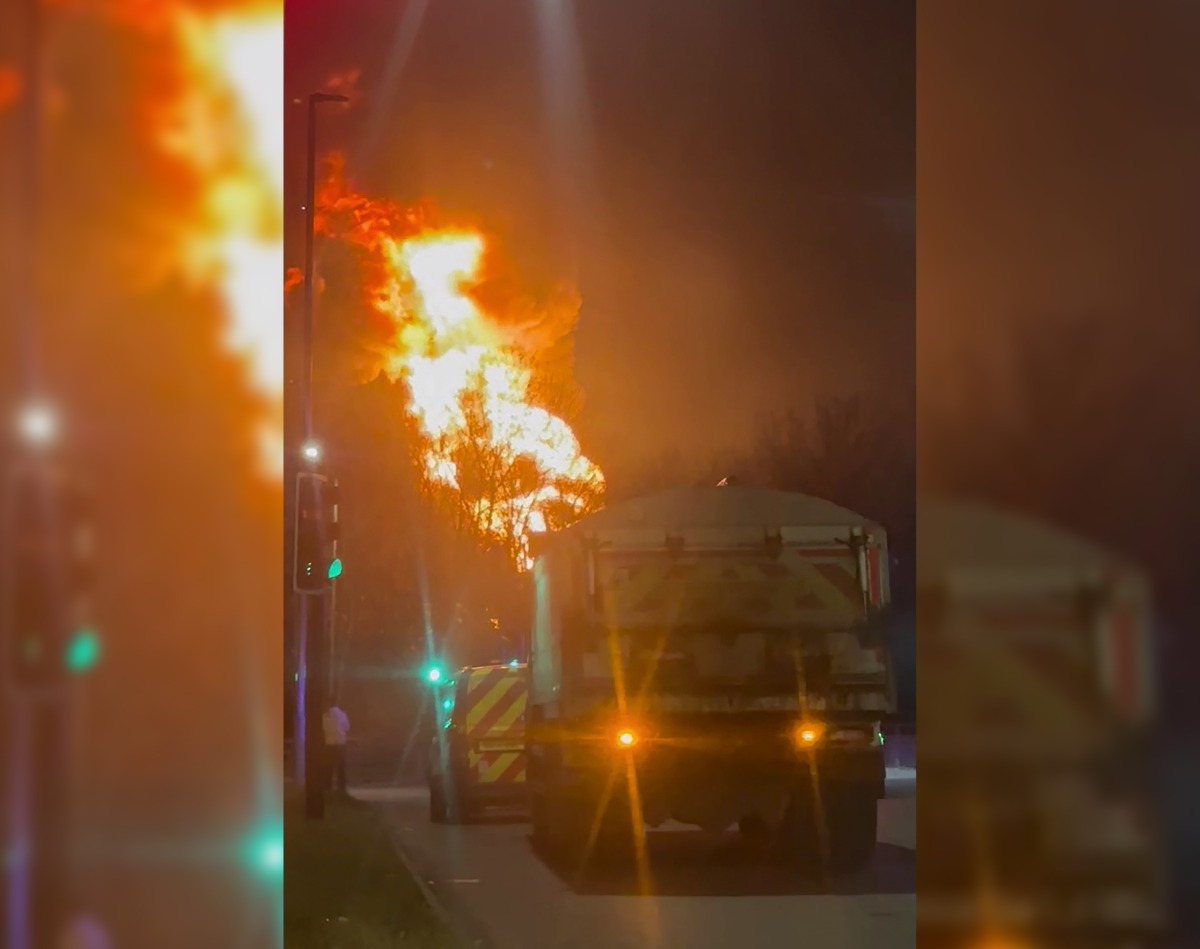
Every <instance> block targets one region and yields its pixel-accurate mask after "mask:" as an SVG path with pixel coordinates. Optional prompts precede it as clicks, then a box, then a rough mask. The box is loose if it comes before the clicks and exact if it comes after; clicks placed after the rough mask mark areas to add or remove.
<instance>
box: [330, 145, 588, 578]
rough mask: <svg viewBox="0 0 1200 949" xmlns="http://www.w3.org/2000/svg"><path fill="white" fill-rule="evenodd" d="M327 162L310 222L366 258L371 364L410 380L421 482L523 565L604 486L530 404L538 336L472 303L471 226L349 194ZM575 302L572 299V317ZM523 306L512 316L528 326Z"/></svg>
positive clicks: (480, 261) (481, 252)
mask: <svg viewBox="0 0 1200 949" xmlns="http://www.w3.org/2000/svg"><path fill="white" fill-rule="evenodd" d="M334 170H335V181H334V183H333V185H327V186H326V188H325V189H324V190H323V194H322V196H321V199H320V200H319V203H318V209H319V215H318V217H319V221H318V226H321V227H322V228H323V229H335V230H336V231H337V232H339V233H341V234H342V236H344V237H346V238H347V239H348V240H351V241H352V242H354V243H356V244H358V245H359V246H361V247H363V248H364V249H366V250H367V251H368V252H369V254H370V257H369V266H368V271H367V276H366V289H367V296H368V299H369V300H370V302H371V305H372V307H373V309H374V310H375V311H376V312H377V313H378V314H380V315H381V316H382V317H383V318H384V320H385V322H386V334H387V340H386V342H385V343H384V344H383V346H382V347H381V350H382V351H381V353H380V360H379V365H378V366H377V367H376V371H382V372H384V373H386V374H387V375H388V376H389V377H390V378H392V379H402V380H403V381H404V382H405V384H406V386H407V388H408V393H409V400H408V407H407V408H408V412H409V414H410V416H411V417H412V418H413V420H414V421H415V422H416V424H417V428H418V430H419V434H420V436H421V440H422V443H423V444H422V458H421V466H422V469H423V474H424V478H425V481H426V483H427V484H428V485H430V486H432V487H433V488H435V489H440V490H448V491H451V492H455V493H456V494H457V495H458V496H459V497H460V498H461V499H462V501H463V502H464V503H465V504H467V505H468V507H469V512H470V514H471V516H472V517H473V519H474V522H475V524H476V527H477V528H478V530H479V531H480V532H481V533H482V534H483V535H484V536H486V537H488V538H489V539H491V540H493V541H498V542H500V543H503V544H505V545H506V546H507V547H508V549H509V551H510V553H511V554H512V555H513V557H514V559H515V561H516V562H517V564H518V566H519V567H521V568H527V567H529V566H530V565H531V563H532V561H531V559H530V556H529V536H530V534H532V533H539V532H542V531H545V530H547V529H549V528H550V527H552V526H554V525H555V524H556V523H559V522H561V520H562V519H563V516H564V514H565V515H566V516H567V517H568V519H569V518H570V517H573V516H578V515H581V514H583V513H587V511H589V510H590V509H591V508H592V507H594V506H595V504H596V503H597V502H598V500H599V497H600V495H601V493H602V492H603V487H604V477H603V475H602V474H601V472H600V469H599V468H598V467H597V466H596V465H595V464H594V463H593V462H591V461H590V460H589V459H588V458H586V457H585V456H584V455H583V453H582V450H581V448H580V445H579V441H578V439H577V438H576V437H575V433H574V432H573V431H572V430H571V427H570V425H569V424H568V423H567V422H566V421H565V420H564V419H563V418H561V417H560V416H559V415H556V414H554V413H553V412H552V411H550V409H548V408H546V407H544V406H543V405H539V404H537V402H536V400H535V397H534V394H533V391H534V382H535V374H536V370H537V365H538V356H539V345H540V340H539V337H538V336H537V334H536V333H534V332H532V331H529V330H528V327H527V325H520V326H516V325H514V321H513V320H508V321H506V319H505V314H501V313H498V312H496V311H495V310H494V309H492V308H490V307H489V306H487V305H485V304H484V303H483V302H482V301H481V297H482V296H483V294H482V293H480V292H479V291H480V288H481V287H482V286H483V285H484V283H485V282H486V276H487V273H486V272H487V269H488V264H489V262H490V263H493V264H494V260H489V251H491V250H492V248H490V247H489V243H488V241H487V239H486V238H485V236H484V234H483V233H482V232H481V231H480V230H478V229H477V228H474V227H448V226H442V227H437V226H433V225H432V224H431V223H430V222H429V218H430V217H431V212H429V210H428V209H427V208H426V209H418V210H403V209H400V208H396V207H394V206H391V205H389V204H387V203H385V202H374V201H371V200H369V199H366V198H364V197H362V196H359V195H353V194H349V193H346V192H345V191H342V190H339V184H338V182H337V181H336V175H337V173H338V170H339V166H338V165H337V164H336V163H335V165H334ZM330 215H335V216H340V218H341V219H342V220H343V221H344V222H345V223H344V224H343V225H342V228H332V227H331V225H330V223H329V220H328V219H329V216H330ZM577 308H578V303H577V301H576V302H575V304H574V308H573V309H570V312H569V314H568V317H569V320H572V321H573V319H574V313H575V310H577ZM527 309H528V307H527ZM527 309H526V310H522V311H521V314H520V316H521V317H522V318H525V319H526V321H527V322H528V316H529V314H528V312H527ZM559 309H560V311H563V312H565V311H566V310H567V309H568V307H567V306H564V305H562V304H561V303H560V305H559ZM554 316H555V317H556V318H557V319H558V325H557V326H556V328H555V329H556V331H557V333H558V336H557V339H561V338H562V336H563V335H565V332H568V331H569V327H568V329H567V330H565V331H564V330H563V328H562V323H563V322H564V320H563V318H562V312H558V311H556V312H555V314H554ZM554 341H556V340H551V342H554ZM552 512H553V513H552Z"/></svg>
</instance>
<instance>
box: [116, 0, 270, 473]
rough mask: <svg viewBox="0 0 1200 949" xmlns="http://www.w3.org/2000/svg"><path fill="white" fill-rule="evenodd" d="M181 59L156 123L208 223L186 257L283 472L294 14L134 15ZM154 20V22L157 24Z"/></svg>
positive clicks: (262, 3) (255, 9) (184, 237)
mask: <svg viewBox="0 0 1200 949" xmlns="http://www.w3.org/2000/svg"><path fill="white" fill-rule="evenodd" d="M123 12H124V13H125V15H127V16H131V17H132V16H134V15H135V12H136V13H137V15H138V16H140V17H144V18H145V22H150V21H153V22H154V23H155V25H156V28H157V29H158V30H159V31H160V32H161V33H162V35H163V36H164V37H166V38H169V40H170V41H171V42H172V43H173V45H174V46H175V48H176V49H177V50H178V57H177V63H178V68H179V69H180V77H179V82H178V85H177V86H176V87H175V88H174V89H173V90H172V94H171V95H170V96H168V97H167V98H166V101H164V102H163V103H161V105H160V107H159V108H158V110H157V111H156V114H155V116H154V119H153V121H154V127H155V129H156V132H157V144H158V145H159V147H161V148H162V149H163V150H164V151H165V152H166V153H168V154H169V155H171V156H172V157H173V158H175V159H176V160H177V161H179V162H180V163H182V164H183V165H184V166H185V167H186V168H187V169H188V170H189V172H190V174H191V176H192V178H193V180H194V182H195V184H196V191H197V206H196V213H195V215H194V216H193V217H192V219H191V221H190V224H189V226H188V227H186V228H185V229H184V230H183V232H182V233H181V234H180V235H179V246H178V249H177V258H178V261H179V264H180V266H181V268H182V270H183V272H184V273H185V274H186V275H187V277H188V278H189V279H190V280H191V281H192V282H193V283H194V284H196V285H197V286H200V287H205V288H211V289H213V290H215V291H216V293H217V294H218V296H219V297H220V298H221V300H222V302H223V304H224V310H225V316H226V319H225V325H224V328H223V340H222V341H223V343H224V345H225V346H226V348H227V349H228V350H229V351H230V352H232V353H233V354H234V355H235V356H237V357H238V359H239V361H240V363H241V365H242V368H243V371H244V374H245V379H246V382H247V383H248V385H249V386H250V388H251V389H252V390H253V391H254V392H255V394H256V395H257V396H258V397H259V400H260V404H261V405H262V413H261V416H260V418H259V419H258V420H257V421H256V422H255V426H256V428H257V430H258V444H259V448H260V455H261V465H262V468H263V470H264V472H265V473H266V474H267V475H268V476H270V477H272V478H277V477H279V476H280V475H281V473H282V467H281V465H282V459H283V452H282V443H283V332H282V325H283V314H282V304H281V301H280V299H279V274H280V271H281V270H282V269H283V115H282V109H281V107H280V103H281V102H282V101H283V85H282V83H283V3H282V0H251V2H248V3H241V4H231V5H227V6H225V7H224V8H222V9H221V10H219V11H213V12H206V11H199V10H197V9H195V8H194V7H189V6H184V5H172V4H167V3H162V4H158V5H155V6H153V8H151V7H135V6H134V5H132V4H131V5H128V6H126V7H125V8H124V10H123ZM151 14H153V16H151Z"/></svg>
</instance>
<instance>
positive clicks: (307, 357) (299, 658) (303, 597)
mask: <svg viewBox="0 0 1200 949" xmlns="http://www.w3.org/2000/svg"><path fill="white" fill-rule="evenodd" d="M346 101H347V99H346V97H345V96H337V95H330V94H328V93H322V92H315V93H313V94H311V95H310V96H309V97H308V149H307V169H306V174H307V181H306V185H307V188H306V191H305V199H306V200H305V212H306V225H307V226H306V227H305V233H304V314H303V316H304V340H303V343H304V354H303V365H302V367H301V372H302V375H301V399H302V401H303V407H304V441H305V443H308V442H310V441H311V440H312V437H313V398H312V367H313V279H314V275H313V248H314V245H315V243H316V203H317V106H318V105H320V104H321V103H322V102H346ZM298 501H299V498H297V502H298ZM299 597H300V602H299V604H298V607H299V608H298V609H297V611H296V654H297V655H296V723H295V724H296V727H295V731H294V736H293V743H294V745H293V747H294V749H295V768H296V782H297V784H299V785H301V786H302V787H303V788H304V813H305V816H306V817H308V818H310V819H315V820H319V819H321V818H322V817H324V816H325V795H324V788H323V787H322V772H323V771H324V769H323V767H322V761H321V755H320V751H319V750H320V748H321V746H322V744H323V735H322V733H321V716H322V715H323V713H324V711H325V709H324V704H325V683H326V677H325V675H324V672H323V670H322V669H321V668H319V666H320V665H321V664H322V663H323V662H327V653H328V649H327V646H326V643H325V639H326V638H327V637H326V636H325V635H323V634H324V632H325V629H324V625H325V624H324V623H311V622H310V620H311V616H310V613H311V607H312V604H311V603H310V600H311V598H312V594H307V593H300V594H299ZM314 660H315V662H314ZM314 666H315V667H314Z"/></svg>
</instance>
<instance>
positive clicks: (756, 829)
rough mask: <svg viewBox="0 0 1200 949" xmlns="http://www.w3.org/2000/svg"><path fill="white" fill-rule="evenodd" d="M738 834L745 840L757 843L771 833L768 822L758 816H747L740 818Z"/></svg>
mask: <svg viewBox="0 0 1200 949" xmlns="http://www.w3.org/2000/svg"><path fill="white" fill-rule="evenodd" d="M737 827H738V833H739V834H741V835H742V837H743V838H744V839H745V840H748V841H751V842H753V843H757V842H759V841H762V840H764V839H765V838H766V837H767V836H768V835H769V832H770V828H769V827H767V822H766V821H764V820H763V819H762V817H761V816H760V815H758V814H745V815H743V816H742V817H739V818H738V823H737Z"/></svg>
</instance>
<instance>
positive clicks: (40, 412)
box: [17, 403, 58, 448]
mask: <svg viewBox="0 0 1200 949" xmlns="http://www.w3.org/2000/svg"><path fill="white" fill-rule="evenodd" d="M17 430H18V431H19V433H20V435H21V439H22V440H23V441H24V442H26V443H27V444H29V445H33V446H35V447H38V448H43V447H45V446H47V445H49V444H50V443H51V442H53V441H54V438H55V436H56V435H57V434H58V418H57V417H56V416H55V414H54V412H53V410H52V409H51V408H50V407H49V406H47V405H42V404H38V403H34V404H32V405H27V406H25V407H24V408H23V409H22V410H21V412H20V415H19V416H18V417H17Z"/></svg>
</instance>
